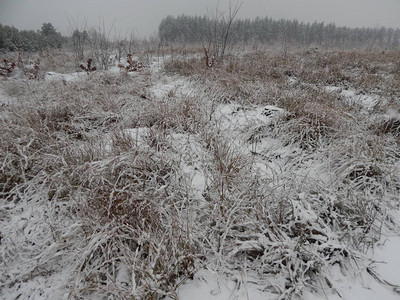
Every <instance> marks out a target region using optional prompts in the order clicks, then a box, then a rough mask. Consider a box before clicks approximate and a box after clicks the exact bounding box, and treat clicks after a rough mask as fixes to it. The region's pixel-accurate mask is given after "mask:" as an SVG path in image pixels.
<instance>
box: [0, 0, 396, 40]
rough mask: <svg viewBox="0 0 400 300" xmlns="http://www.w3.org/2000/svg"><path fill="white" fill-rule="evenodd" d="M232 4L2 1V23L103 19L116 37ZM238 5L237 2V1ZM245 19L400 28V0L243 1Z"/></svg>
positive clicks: (65, 26) (27, 25)
mask: <svg viewBox="0 0 400 300" xmlns="http://www.w3.org/2000/svg"><path fill="white" fill-rule="evenodd" d="M217 2H219V3H220V7H221V10H223V9H224V8H225V9H226V8H227V6H228V3H229V1H228V0H220V1H217V0H191V1H190V0H186V1H185V0H0V23H1V24H3V25H13V26H15V27H16V28H18V29H34V30H37V29H40V27H41V25H42V24H43V23H44V22H51V23H52V24H53V25H54V26H55V27H56V28H57V30H58V31H60V32H62V33H68V32H70V31H71V28H70V26H69V23H68V19H70V20H72V21H74V22H75V23H76V22H78V21H79V23H81V24H83V21H84V20H86V23H87V24H88V25H89V26H98V24H99V20H101V23H102V24H103V23H104V24H105V25H106V26H107V27H108V28H109V27H111V24H113V23H114V25H113V28H114V30H113V31H114V33H115V32H117V33H119V34H120V35H121V36H124V35H126V34H127V33H128V32H130V31H131V30H132V29H134V32H135V34H136V35H140V36H148V35H152V34H156V33H157V29H158V25H159V23H160V21H161V19H162V18H163V17H165V16H167V15H179V14H188V15H196V14H197V15H204V14H206V13H207V8H210V7H213V6H215V5H216V3H217ZM232 2H233V3H236V2H235V0H233V1H232ZM241 2H242V7H241V10H240V13H239V17H241V18H255V17H257V16H260V17H264V16H268V17H272V18H278V19H279V18H285V19H298V20H299V21H304V22H313V21H319V22H320V21H324V22H326V23H329V22H335V23H336V25H339V26H350V27H364V26H366V27H380V26H386V27H398V28H400V0H243V1H241Z"/></svg>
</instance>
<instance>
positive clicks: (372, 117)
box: [0, 48, 400, 300]
mask: <svg viewBox="0 0 400 300" xmlns="http://www.w3.org/2000/svg"><path fill="white" fill-rule="evenodd" d="M57 55H58V56H60V55H61V54H60V53H58V54H57ZM66 55H67V54H66ZM153 55H154V56H153ZM142 57H146V61H144V62H143V64H140V65H139V64H137V65H136V66H140V67H136V69H135V70H133V67H132V68H131V69H130V65H129V64H128V67H120V68H118V67H117V66H116V65H115V66H110V67H109V70H108V71H93V72H89V71H87V73H85V72H78V73H76V72H75V73H73V72H72V71H71V72H69V73H68V74H67V73H65V74H61V73H59V72H57V71H56V70H52V72H47V71H49V70H44V69H41V70H40V72H41V74H38V76H37V78H34V80H28V79H27V77H26V76H24V75H23V73H22V71H21V70H20V71H21V72H18V68H16V70H13V72H11V74H9V76H7V77H3V78H1V79H0V126H1V130H0V135H1V137H0V147H1V149H0V160H1V169H0V192H1V197H0V298H2V299H182V300H194V299H206V300H207V299H382V298H384V299H398V298H399V297H400V277H399V276H398V270H399V268H400V259H399V257H400V256H399V255H398V253H399V252H400V235H399V229H400V211H399V205H400V159H399V158H400V52H399V51H386V52H381V51H379V52H378V51H376V52H375V51H327V50H319V51H316V50H312V51H303V50H298V51H292V52H290V51H289V52H286V51H285V52H282V51H275V50H269V51H266V52H263V53H260V52H256V53H254V52H246V53H241V55H226V56H225V57H224V60H223V61H221V62H218V63H216V64H215V65H213V66H212V68H207V67H206V64H205V63H204V54H203V52H202V49H200V50H198V49H192V50H191V52H190V55H188V54H185V55H181V54H179V51H176V49H175V50H174V49H172V48H171V51H170V52H169V53H168V52H166V53H163V55H162V56H155V54H154V52H148V53H147V54H146V55H145V56H142ZM138 59H139V58H138ZM43 60H44V58H42V65H45V64H46V62H45V61H43ZM121 63H122V64H124V63H125V64H126V63H127V62H125V61H122V62H121ZM124 66H125V65H124ZM132 66H133V63H132ZM39 75H40V76H39Z"/></svg>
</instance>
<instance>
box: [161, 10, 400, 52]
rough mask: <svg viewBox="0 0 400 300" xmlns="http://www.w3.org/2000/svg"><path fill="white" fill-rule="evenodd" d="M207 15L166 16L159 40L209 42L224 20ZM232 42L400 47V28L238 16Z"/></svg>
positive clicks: (222, 25)
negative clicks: (358, 26)
mask: <svg viewBox="0 0 400 300" xmlns="http://www.w3.org/2000/svg"><path fill="white" fill-rule="evenodd" d="M215 21H216V20H215V19H213V18H210V17H208V16H187V15H180V16H175V17H174V16H167V17H166V18H164V19H163V20H162V21H161V23H160V25H159V39H160V40H161V42H164V43H202V44H204V43H206V41H207V39H208V38H209V36H210V34H211V33H212V32H213V31H215V30H218V28H219V27H224V26H225V24H224V20H223V19H221V20H218V22H215ZM230 41H231V42H232V43H236V44H237V43H243V44H249V43H255V42H258V43H263V44H279V43H281V44H282V43H284V44H290V45H294V46H300V47H301V46H307V47H308V46H321V47H327V48H331V47H337V48H360V47H369V48H381V49H396V48H399V47H400V29H398V28H397V29H394V28H386V27H380V28H366V27H363V28H349V27H346V26H336V25H335V24H334V23H329V24H325V23H324V22H314V23H304V22H299V21H298V20H285V19H280V20H275V19H272V18H269V17H265V18H256V19H253V20H250V19H236V20H235V21H234V22H233V23H232V26H231V34H230Z"/></svg>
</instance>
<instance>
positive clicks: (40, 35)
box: [0, 23, 67, 52]
mask: <svg viewBox="0 0 400 300" xmlns="http://www.w3.org/2000/svg"><path fill="white" fill-rule="evenodd" d="M66 42H67V38H66V37H64V36H62V35H61V33H59V32H57V30H56V29H55V28H54V26H53V25H52V24H51V23H44V24H43V25H42V27H41V29H40V30H36V31H35V30H18V29H17V28H15V27H14V26H8V25H2V24H0V51H1V52H7V51H29V52H35V51H42V50H46V49H51V48H61V47H62V46H63V45H64V44H65V43H66Z"/></svg>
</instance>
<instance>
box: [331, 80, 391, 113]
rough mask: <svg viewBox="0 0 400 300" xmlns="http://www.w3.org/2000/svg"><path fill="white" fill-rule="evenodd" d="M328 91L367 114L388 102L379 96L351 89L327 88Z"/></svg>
mask: <svg viewBox="0 0 400 300" xmlns="http://www.w3.org/2000/svg"><path fill="white" fill-rule="evenodd" d="M325 89H326V91H328V92H334V93H338V94H339V95H341V96H343V97H344V98H345V100H346V101H347V102H348V103H349V104H352V105H360V106H361V107H363V108H364V109H365V110H366V111H367V112H371V111H372V110H373V109H374V108H375V107H376V105H377V104H378V103H381V104H385V103H386V100H385V99H382V97H379V96H378V95H373V94H364V93H360V92H357V91H355V90H351V89H342V88H340V87H336V86H326V87H325Z"/></svg>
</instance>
